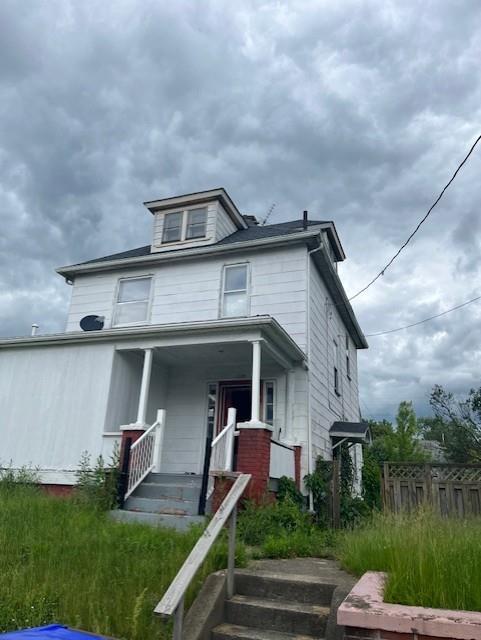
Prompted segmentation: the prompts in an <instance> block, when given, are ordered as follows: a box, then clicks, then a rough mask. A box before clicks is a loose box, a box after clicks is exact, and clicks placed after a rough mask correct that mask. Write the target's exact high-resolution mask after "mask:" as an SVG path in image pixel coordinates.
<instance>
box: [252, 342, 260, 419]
mask: <svg viewBox="0 0 481 640" xmlns="http://www.w3.org/2000/svg"><path fill="white" fill-rule="evenodd" d="M260 407H261V343H260V340H254V342H253V343H252V405H251V422H259V417H260Z"/></svg>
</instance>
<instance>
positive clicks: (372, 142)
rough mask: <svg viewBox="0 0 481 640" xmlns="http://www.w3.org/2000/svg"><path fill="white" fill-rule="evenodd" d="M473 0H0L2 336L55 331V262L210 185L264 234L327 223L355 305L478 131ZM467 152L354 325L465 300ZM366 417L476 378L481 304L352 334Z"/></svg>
mask: <svg viewBox="0 0 481 640" xmlns="http://www.w3.org/2000/svg"><path fill="white" fill-rule="evenodd" d="M480 60H481V3H480V2H479V0H458V1H457V2H449V3H448V2H444V0H438V1H437V2H430V1H429V0H428V1H426V0H424V1H422V2H421V1H416V2H414V1H405V0H403V2H391V1H389V0H379V1H377V0H376V1H375V0H372V1H369V0H366V1H361V2H360V1H359V0H352V1H349V0H343V1H339V0H330V1H327V0H295V2H294V1H293V2H282V1H280V0H279V1H277V2H274V1H272V2H269V1H262V0H254V1H250V0H242V1H241V2H236V3H233V2H227V1H221V0H218V1H215V0H212V1H207V0H206V1H200V0H199V1H198V2H195V1H191V2H188V1H182V0H179V1H176V2H166V1H164V0H155V1H152V0H142V1H141V2H140V1H139V0H137V1H135V2H134V1H133V0H132V1H130V0H115V2H113V1H110V2H109V1H107V2H98V0H95V1H90V0H81V1H80V0H76V1H75V2H71V1H69V0H48V1H40V0H25V1H24V2H18V0H0V223H1V227H0V229H1V232H0V335H2V336H11V335H23V334H28V333H29V328H30V325H31V323H32V322H34V321H36V322H38V323H39V324H40V325H41V328H42V330H43V331H45V332H50V331H55V330H62V329H63V327H64V322H65V316H66V309H67V304H68V300H69V295H70V289H69V287H67V286H66V285H65V284H64V283H63V281H62V279H61V278H60V277H59V276H57V275H56V274H55V273H54V268H55V267H58V266H60V265H64V264H70V263H74V262H78V261H81V260H83V259H88V258H92V257H95V256H99V255H104V254H107V253H112V252H114V251H117V250H122V249H127V248H132V247H135V246H139V245H142V244H147V243H148V242H149V235H150V224H151V220H150V215H149V214H148V212H146V210H145V209H144V208H143V206H142V204H141V203H142V202H143V201H144V200H149V199H154V198H157V197H165V196H169V195H173V194H179V193H186V192H191V191H195V190H202V189H208V188H211V187H217V186H224V187H226V188H227V189H228V191H229V192H230V193H231V195H232V197H233V198H234V199H235V201H236V202H237V203H238V205H239V207H240V209H241V210H242V211H243V212H244V213H254V214H258V215H259V216H261V217H262V216H264V215H265V214H266V212H267V211H268V209H269V207H270V206H271V204H272V203H274V202H275V203H276V207H275V210H274V213H273V215H272V217H271V220H270V221H272V222H276V221H283V220H288V219H293V218H296V217H299V216H300V215H301V212H302V210H303V209H306V208H307V209H308V210H309V212H310V216H311V217H312V218H315V217H320V218H322V219H333V220H334V221H335V223H336V225H337V227H338V231H339V233H340V236H341V239H342V242H343V245H344V248H345V250H346V253H347V256H348V259H347V261H346V262H345V263H344V264H343V265H342V271H341V276H342V278H343V281H344V284H345V287H346V289H347V292H348V293H350V294H352V293H354V292H355V291H357V290H358V289H359V288H360V287H361V286H363V285H364V284H366V282H367V281H369V280H370V279H371V278H372V277H373V276H374V275H375V274H376V273H377V272H378V271H379V270H380V268H381V267H382V266H383V265H384V264H385V262H386V261H387V260H388V259H389V258H390V257H391V255H392V254H393V253H394V251H395V250H396V249H397V248H398V247H399V245H400V244H401V243H402V242H403V241H404V240H405V239H406V238H407V236H408V235H409V233H410V232H411V231H412V229H413V228H414V226H415V225H416V223H417V221H418V220H419V218H420V217H422V215H423V214H424V213H425V212H426V210H427V208H428V207H429V205H430V204H431V202H432V201H433V200H434V198H435V196H436V195H437V194H438V193H439V191H440V189H441V188H442V186H443V185H444V184H445V183H446V182H447V180H448V179H449V177H450V176H451V174H452V172H453V171H454V169H455V168H456V166H457V164H458V163H459V162H460V161H461V159H462V158H463V156H464V155H465V153H466V152H467V149H468V148H469V146H470V145H471V144H472V143H473V141H474V140H475V138H476V137H477V135H479V133H481V117H480V116H481V75H480V68H481V67H480ZM480 173H481V145H480V148H479V149H477V150H476V152H475V153H474V154H473V156H472V158H471V160H470V162H469V165H468V166H466V167H465V169H464V170H463V172H462V174H460V175H459V177H458V179H457V181H456V182H455V183H454V185H453V186H452V187H451V189H450V190H449V192H448V193H447V195H446V197H445V198H444V199H443V200H442V201H441V203H440V205H439V206H438V207H437V208H436V209H435V211H434V213H433V214H432V216H431V217H430V219H429V221H428V222H427V223H426V224H425V226H424V227H423V228H422V231H421V232H420V233H419V234H418V235H417V236H416V239H415V242H414V243H413V244H412V245H410V246H409V248H408V249H407V250H406V251H405V252H403V254H402V256H401V257H400V258H399V259H398V260H397V261H396V263H395V265H394V266H393V267H392V268H391V269H390V270H389V271H388V272H387V273H386V275H385V276H384V277H383V278H382V279H381V280H380V281H378V282H377V283H376V284H375V285H374V286H373V287H371V288H370V289H369V291H368V292H366V293H365V294H363V295H362V296H359V298H357V299H356V300H355V302H354V303H353V305H354V308H355V311H356V313H357V314H358V317H359V320H360V323H361V326H362V327H363V329H364V331H365V333H368V334H369V333H373V332H376V331H381V330H385V329H391V328H394V327H397V326H401V325H405V324H409V323H410V322H414V321H416V320H418V319H421V318H424V317H426V316H431V315H433V314H436V313H438V312H441V311H443V310H444V309H447V308H449V307H452V306H454V305H456V304H458V303H460V302H463V301H464V300H467V299H469V298H472V297H474V296H476V295H479V294H481V282H480V275H481V251H480V244H481V217H480V212H479V203H480V199H481V180H480ZM369 341H370V345H371V347H370V349H369V351H367V352H362V353H361V354H360V357H359V361H360V377H361V407H362V409H363V413H364V415H365V416H366V417H382V416H388V417H389V416H390V415H392V413H393V412H394V411H395V409H396V405H397V404H398V403H399V401H400V400H403V399H412V400H413V401H414V402H415V406H416V408H417V409H418V411H419V412H420V413H425V412H426V411H427V398H428V394H429V390H430V388H431V387H432V385H433V384H434V383H442V384H445V385H446V386H447V387H448V388H449V389H451V390H453V391H456V392H461V391H463V390H467V389H469V388H470V387H471V386H474V385H478V386H479V384H480V375H479V374H480V366H481V346H480V345H481V302H480V303H478V304H477V305H476V304H473V305H471V306H469V307H467V308H465V309H463V310H460V311H457V312H454V313H452V314H450V315H448V316H446V317H443V318H440V319H438V320H436V321H434V322H431V323H427V324H425V325H422V326H421V327H417V328H414V329H411V330H407V331H403V332H399V333H395V334H391V335H387V336H383V337H373V338H370V340H369Z"/></svg>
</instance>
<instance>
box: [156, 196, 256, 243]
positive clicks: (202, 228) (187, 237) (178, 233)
mask: <svg viewBox="0 0 481 640" xmlns="http://www.w3.org/2000/svg"><path fill="white" fill-rule="evenodd" d="M144 205H145V206H146V207H147V209H148V210H149V211H150V212H151V213H152V215H153V216H154V230H153V239H152V245H151V251H152V253H159V252H164V251H172V250H175V249H187V248H190V247H201V246H205V245H209V244H214V243H216V242H219V241H220V240H223V239H224V238H225V237H227V236H229V235H231V234H232V233H234V232H235V231H238V230H240V229H246V228H247V226H248V224H247V222H246V220H245V219H244V217H243V216H242V214H241V213H240V212H239V210H238V209H237V207H236V206H235V204H234V202H233V201H232V200H231V198H230V196H229V194H228V193H227V191H226V190H225V189H223V188H220V189H211V190H209V191H200V192H198V193H189V194H186V195H183V196H176V197H174V198H164V199H162V200H153V201H150V202H144Z"/></svg>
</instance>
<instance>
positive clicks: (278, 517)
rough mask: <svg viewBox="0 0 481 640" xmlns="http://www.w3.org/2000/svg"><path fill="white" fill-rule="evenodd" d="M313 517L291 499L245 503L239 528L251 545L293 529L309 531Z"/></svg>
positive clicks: (241, 536) (241, 534) (240, 533)
mask: <svg viewBox="0 0 481 640" xmlns="http://www.w3.org/2000/svg"><path fill="white" fill-rule="evenodd" d="M311 527H312V518H311V517H310V516H309V514H307V513H305V512H303V511H301V509H299V507H298V506H297V505H296V504H294V503H293V502H292V501H291V500H288V499H285V500H284V501H283V502H273V503H272V504H265V505H257V504H256V503H254V502H246V503H244V508H243V509H242V511H241V512H240V514H239V523H238V530H239V536H240V538H241V540H242V541H243V542H245V543H246V544H248V545H251V546H257V545H262V544H263V543H264V541H265V540H266V539H267V538H268V537H269V536H281V535H284V534H290V533H292V532H293V531H298V530H304V531H307V530H309V529H310V528H311Z"/></svg>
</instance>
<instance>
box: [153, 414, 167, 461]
mask: <svg viewBox="0 0 481 640" xmlns="http://www.w3.org/2000/svg"><path fill="white" fill-rule="evenodd" d="M156 422H157V428H156V429H155V440H154V469H153V471H154V473H160V464H161V458H162V444H163V441H164V430H165V409H159V410H158V411H157V421H156Z"/></svg>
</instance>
